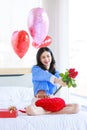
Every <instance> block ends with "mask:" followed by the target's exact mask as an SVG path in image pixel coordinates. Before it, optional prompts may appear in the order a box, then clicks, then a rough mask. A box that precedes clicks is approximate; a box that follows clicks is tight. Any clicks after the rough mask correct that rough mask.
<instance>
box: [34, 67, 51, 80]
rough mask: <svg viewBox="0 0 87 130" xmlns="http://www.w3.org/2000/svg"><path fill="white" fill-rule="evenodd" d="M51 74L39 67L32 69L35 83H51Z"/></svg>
mask: <svg viewBox="0 0 87 130" xmlns="http://www.w3.org/2000/svg"><path fill="white" fill-rule="evenodd" d="M51 76H53V74H51V73H50V72H48V71H47V70H43V69H41V68H40V67H39V66H33V68H32V80H33V81H50V78H51Z"/></svg>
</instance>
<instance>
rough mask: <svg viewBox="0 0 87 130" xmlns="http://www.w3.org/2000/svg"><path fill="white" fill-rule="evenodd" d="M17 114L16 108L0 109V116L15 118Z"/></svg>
mask: <svg viewBox="0 0 87 130" xmlns="http://www.w3.org/2000/svg"><path fill="white" fill-rule="evenodd" d="M17 116H18V111H17V110H9V109H0V118H16V117H17Z"/></svg>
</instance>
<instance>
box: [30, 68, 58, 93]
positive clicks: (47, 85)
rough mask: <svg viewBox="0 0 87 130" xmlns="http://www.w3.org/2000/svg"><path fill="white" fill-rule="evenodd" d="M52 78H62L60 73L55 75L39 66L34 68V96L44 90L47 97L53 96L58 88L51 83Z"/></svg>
mask: <svg viewBox="0 0 87 130" xmlns="http://www.w3.org/2000/svg"><path fill="white" fill-rule="evenodd" d="M52 76H56V77H57V78H59V77H60V76H59V72H58V71H56V73H55V74H54V75H53V74H52V73H50V72H48V71H47V70H43V69H41V68H40V67H39V66H33V68H32V82H33V89H34V95H36V94H37V92H38V91H39V90H44V91H45V92H46V94H47V95H51V94H53V93H54V92H55V91H56V90H57V88H58V86H57V85H55V84H54V83H52V82H51V77H52Z"/></svg>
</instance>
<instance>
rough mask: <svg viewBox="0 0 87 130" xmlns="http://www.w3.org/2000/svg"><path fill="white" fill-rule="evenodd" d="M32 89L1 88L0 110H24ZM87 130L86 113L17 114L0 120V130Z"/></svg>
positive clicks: (29, 101)
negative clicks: (14, 108) (9, 108)
mask: <svg viewBox="0 0 87 130" xmlns="http://www.w3.org/2000/svg"><path fill="white" fill-rule="evenodd" d="M32 97H33V90H32V88H29V87H25V86H16V87H15V86H10V87H9V86H3V87H2V86H1V87H0V108H8V107H9V106H16V107H17V109H18V110H19V109H24V108H25V107H26V106H27V105H29V104H30V103H31V100H32ZM54 129H55V130H87V112H86V111H80V112H79V113H78V114H71V115H67V114H61V115H40V116H28V115H26V114H24V113H21V112H18V116H17V117H16V118H0V130H54Z"/></svg>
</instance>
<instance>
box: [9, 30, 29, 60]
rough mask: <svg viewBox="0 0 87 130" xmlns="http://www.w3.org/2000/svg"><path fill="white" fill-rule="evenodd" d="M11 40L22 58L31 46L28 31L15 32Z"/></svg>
mask: <svg viewBox="0 0 87 130" xmlns="http://www.w3.org/2000/svg"><path fill="white" fill-rule="evenodd" d="M11 42H12V47H13V49H14V51H15V53H16V54H17V55H18V56H19V57H20V58H22V57H23V56H24V55H25V54H26V52H27V51H28V48H29V43H30V39H29V35H28V33H27V32H26V31H24V30H21V31H15V32H13V34H12V39H11Z"/></svg>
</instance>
